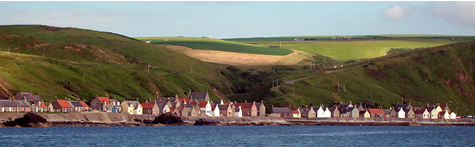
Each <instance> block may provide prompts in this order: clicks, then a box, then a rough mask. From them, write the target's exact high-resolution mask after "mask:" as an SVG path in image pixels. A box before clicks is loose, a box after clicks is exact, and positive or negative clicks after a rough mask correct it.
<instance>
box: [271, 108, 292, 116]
mask: <svg viewBox="0 0 475 147" xmlns="http://www.w3.org/2000/svg"><path fill="white" fill-rule="evenodd" d="M271 110H272V112H271V114H270V117H282V118H290V117H292V116H293V115H292V110H291V109H290V108H289V107H274V105H272V109H271Z"/></svg>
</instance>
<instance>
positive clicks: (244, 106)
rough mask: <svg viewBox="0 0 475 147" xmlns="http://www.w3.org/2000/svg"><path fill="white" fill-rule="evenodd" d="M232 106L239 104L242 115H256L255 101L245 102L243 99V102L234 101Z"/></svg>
mask: <svg viewBox="0 0 475 147" xmlns="http://www.w3.org/2000/svg"><path fill="white" fill-rule="evenodd" d="M234 106H235V107H239V106H241V111H242V116H257V107H256V102H253V103H247V101H245V102H244V103H236V104H234Z"/></svg>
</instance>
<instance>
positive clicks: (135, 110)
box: [120, 101, 143, 115]
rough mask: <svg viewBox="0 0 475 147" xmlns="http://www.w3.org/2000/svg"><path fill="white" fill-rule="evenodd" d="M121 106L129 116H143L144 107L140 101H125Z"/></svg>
mask: <svg viewBox="0 0 475 147" xmlns="http://www.w3.org/2000/svg"><path fill="white" fill-rule="evenodd" d="M120 106H121V107H122V108H121V109H122V112H123V113H127V114H137V115H142V114H143V112H142V111H143V107H142V105H140V103H139V102H138V101H123V102H122V103H121V104H120Z"/></svg>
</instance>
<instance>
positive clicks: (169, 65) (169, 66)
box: [168, 58, 171, 68]
mask: <svg viewBox="0 0 475 147" xmlns="http://www.w3.org/2000/svg"><path fill="white" fill-rule="evenodd" d="M168 68H171V64H170V58H168Z"/></svg>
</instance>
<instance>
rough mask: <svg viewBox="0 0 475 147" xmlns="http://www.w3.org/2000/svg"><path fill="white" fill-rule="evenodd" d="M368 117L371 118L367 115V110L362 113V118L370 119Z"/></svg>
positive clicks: (369, 114)
mask: <svg viewBox="0 0 475 147" xmlns="http://www.w3.org/2000/svg"><path fill="white" fill-rule="evenodd" d="M370 117H371V113H369V111H368V110H366V111H364V113H363V118H370Z"/></svg>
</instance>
